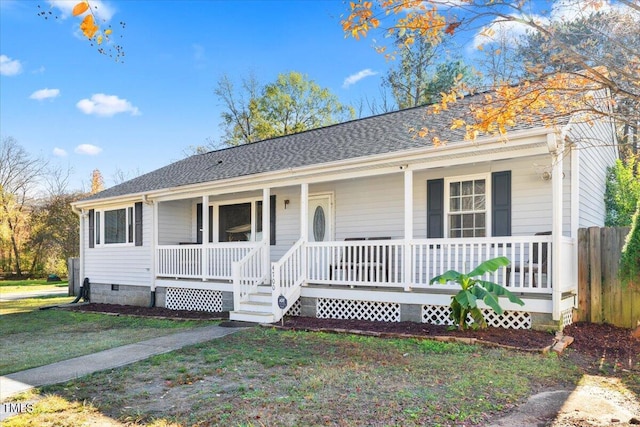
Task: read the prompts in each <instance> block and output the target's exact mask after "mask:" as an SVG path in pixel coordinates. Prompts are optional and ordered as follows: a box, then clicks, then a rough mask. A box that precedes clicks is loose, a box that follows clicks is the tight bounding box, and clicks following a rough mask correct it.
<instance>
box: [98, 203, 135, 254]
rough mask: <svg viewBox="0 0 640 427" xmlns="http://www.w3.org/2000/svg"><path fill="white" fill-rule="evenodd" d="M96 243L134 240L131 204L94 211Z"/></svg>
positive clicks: (130, 241) (106, 243)
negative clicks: (124, 206)
mask: <svg viewBox="0 0 640 427" xmlns="http://www.w3.org/2000/svg"><path fill="white" fill-rule="evenodd" d="M94 217H95V220H94V221H95V226H94V227H93V230H94V233H95V243H96V245H112V244H132V243H133V242H134V216H133V206H129V207H126V208H120V209H105V210H102V211H96V212H95V216H94Z"/></svg>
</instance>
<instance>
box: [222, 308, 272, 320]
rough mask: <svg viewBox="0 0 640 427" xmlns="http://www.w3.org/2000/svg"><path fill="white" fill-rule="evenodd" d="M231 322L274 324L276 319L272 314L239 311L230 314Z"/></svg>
mask: <svg viewBox="0 0 640 427" xmlns="http://www.w3.org/2000/svg"><path fill="white" fill-rule="evenodd" d="M229 320H239V321H242V322H252V323H273V322H274V317H273V314H272V313H264V312H261V313H259V312H255V311H245V310H238V311H232V312H230V313H229Z"/></svg>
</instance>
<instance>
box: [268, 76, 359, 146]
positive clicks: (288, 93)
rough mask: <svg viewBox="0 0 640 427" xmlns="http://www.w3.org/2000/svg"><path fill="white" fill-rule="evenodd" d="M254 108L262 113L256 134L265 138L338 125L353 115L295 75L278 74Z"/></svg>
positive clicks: (314, 84) (328, 93) (327, 92)
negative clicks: (256, 107)
mask: <svg viewBox="0 0 640 427" xmlns="http://www.w3.org/2000/svg"><path fill="white" fill-rule="evenodd" d="M258 108H259V110H260V111H261V112H262V114H261V117H262V120H261V122H260V124H259V126H258V130H259V133H262V134H263V135H265V137H267V138H272V137H274V136H281V135H289V134H292V133H298V132H302V131H305V130H309V129H315V128H319V127H321V126H327V125H331V124H334V123H339V122H342V121H344V120H346V119H347V118H353V117H354V115H355V113H354V112H353V109H352V108H349V107H345V106H343V105H342V104H341V103H340V102H339V101H338V97H337V96H335V95H333V94H332V93H331V92H330V91H329V89H327V88H321V87H320V86H319V85H318V84H317V83H315V82H314V81H313V80H309V79H308V77H307V76H305V75H302V74H300V73H297V72H295V71H292V72H290V73H288V74H279V75H278V78H277V79H276V81H275V82H273V83H270V84H268V85H266V86H265V87H264V91H263V95H262V97H260V99H259V100H258Z"/></svg>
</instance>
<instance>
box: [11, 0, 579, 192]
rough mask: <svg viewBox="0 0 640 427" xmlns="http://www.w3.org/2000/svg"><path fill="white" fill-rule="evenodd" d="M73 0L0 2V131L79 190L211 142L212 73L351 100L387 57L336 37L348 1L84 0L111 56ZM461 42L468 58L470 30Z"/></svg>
mask: <svg viewBox="0 0 640 427" xmlns="http://www.w3.org/2000/svg"><path fill="white" fill-rule="evenodd" d="M77 1H79V0H41V1H39V0H0V67H1V68H0V71H1V72H0V134H1V136H2V138H6V137H13V138H15V139H16V140H17V141H18V142H19V143H20V144H21V145H22V146H23V147H24V148H25V149H26V150H27V151H28V152H30V153H32V154H34V155H39V156H42V157H44V158H46V159H49V160H50V162H51V164H53V165H58V166H60V167H63V168H67V167H71V168H72V170H73V172H72V176H71V180H70V187H71V188H70V189H81V188H83V187H84V189H87V188H89V182H90V174H91V171H92V170H93V169H96V168H97V169H99V170H100V171H101V172H102V175H103V177H104V180H105V184H106V186H107V187H109V186H112V185H113V184H114V178H113V177H114V175H115V173H116V171H118V170H120V171H122V172H123V173H124V174H125V175H128V176H129V177H133V176H135V175H137V174H140V173H144V172H149V171H152V170H154V169H157V168H159V167H162V166H164V165H166V164H168V163H170V162H172V161H175V160H179V159H181V158H182V157H184V154H183V152H184V150H185V149H186V148H187V147H189V146H195V145H204V144H206V142H207V139H208V138H213V139H214V140H217V139H218V137H219V135H220V134H221V131H220V121H221V120H220V113H221V111H222V109H221V108H222V106H221V105H220V102H219V101H218V99H217V98H216V97H215V95H214V93H213V90H214V88H215V86H216V82H217V80H218V78H219V77H220V76H221V75H222V74H223V73H226V74H228V75H229V76H231V77H232V78H233V79H235V80H236V81H237V82H239V80H240V78H241V77H243V76H248V75H249V74H250V73H254V74H255V75H256V76H257V77H258V79H259V80H260V81H261V82H262V83H268V82H271V81H273V80H274V79H275V78H276V77H277V75H278V74H279V73H286V72H289V71H298V72H302V73H304V74H306V75H308V77H309V78H310V79H312V80H314V81H315V82H316V83H318V84H319V85H320V86H322V87H328V88H329V89H330V90H331V91H332V92H333V93H334V94H336V95H337V96H338V97H339V99H340V101H341V102H342V103H345V104H352V105H353V104H357V103H358V102H359V101H361V100H363V99H365V98H367V99H369V100H371V99H374V98H379V96H380V84H381V77H382V75H384V74H385V73H386V71H387V70H388V69H389V67H390V66H391V64H389V63H387V62H386V61H385V59H384V57H383V56H382V55H379V54H377V53H376V52H375V51H374V49H372V43H373V40H372V38H371V37H370V38H367V39H364V40H360V41H357V40H354V39H351V38H345V37H344V35H343V33H342V29H341V26H340V16H341V14H343V13H345V12H346V8H347V7H348V6H347V4H346V3H344V2H342V1H338V0H326V1H311V0H308V1H302V0H298V1H293V0H291V1H276V0H263V1H257V0H256V1H204V0H203V1H191V0H182V1H172V0H161V1H151V0H144V1H143V0H140V1H136V0H126V1H125V0H92V2H91V4H92V5H94V6H98V8H99V10H100V11H101V13H102V14H103V17H104V18H106V19H108V22H109V23H111V24H112V25H113V28H114V34H113V36H112V37H114V38H115V39H116V40H118V41H119V44H120V45H122V47H123V48H124V52H125V57H124V62H122V63H116V62H114V61H113V60H111V59H109V58H108V57H106V56H104V55H100V54H99V53H97V51H96V49H95V48H92V47H91V46H90V45H89V43H88V42H87V40H86V39H84V38H83V37H82V36H81V35H79V30H78V26H79V23H80V20H79V19H78V18H75V17H72V16H69V15H70V10H71V8H72V7H73V5H74V4H75V3H77ZM559 4H560V0H558V1H555V3H554V1H552V0H532V1H531V5H532V6H531V11H532V12H533V11H534V10H535V11H536V12H540V13H541V11H542V10H547V11H548V12H549V13H548V14H547V16H548V17H551V18H552V19H553V18H554V14H555V19H558V17H564V18H565V19H566V17H567V16H570V15H572V14H574V13H575V10H574V11H570V10H569V9H567V8H563V7H561V6H559ZM38 5H40V7H41V9H39V8H38ZM552 6H553V7H552ZM40 10H51V11H52V12H54V14H56V15H57V16H58V19H49V20H45V19H43V18H42V17H40V16H38V15H37V14H38V12H39V11H40ZM120 21H124V22H125V23H126V28H125V29H121V28H120V26H119V25H118V22H120ZM476 28H477V29H478V30H479V29H480V25H478V26H477V27H476ZM495 30H496V31H497V32H498V33H500V32H501V31H503V32H504V31H510V32H516V33H517V32H518V31H520V32H522V29H520V30H518V29H514V28H513V27H512V26H511V27H509V28H502V29H501V28H500V27H495ZM120 35H122V39H119V36H120ZM466 39H467V40H468V41H467V43H466V45H463V47H462V49H461V52H462V53H464V54H465V56H469V55H470V54H471V52H472V51H474V49H473V45H474V43H477V42H478V39H477V37H476V39H475V40H474V38H473V35H472V34H471V35H469V34H467V38H466ZM485 42H486V41H485ZM365 113H367V112H366V111H365Z"/></svg>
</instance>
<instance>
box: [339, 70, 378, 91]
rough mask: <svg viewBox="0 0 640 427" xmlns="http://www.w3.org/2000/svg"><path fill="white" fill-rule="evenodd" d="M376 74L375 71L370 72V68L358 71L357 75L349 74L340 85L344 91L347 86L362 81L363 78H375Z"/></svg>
mask: <svg viewBox="0 0 640 427" xmlns="http://www.w3.org/2000/svg"><path fill="white" fill-rule="evenodd" d="M376 74H378V73H377V72H376V71H372V70H371V69H370V68H366V69H364V70H361V71H358V72H357V73H355V74H351V75H350V76H349V77H347V78H346V79H344V82H343V83H342V87H343V88H345V89H346V88H348V87H349V86H351V85H354V84H356V83H358V82H359V81H360V80H362V79H364V78H365V77H369V76H375V75H376Z"/></svg>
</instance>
